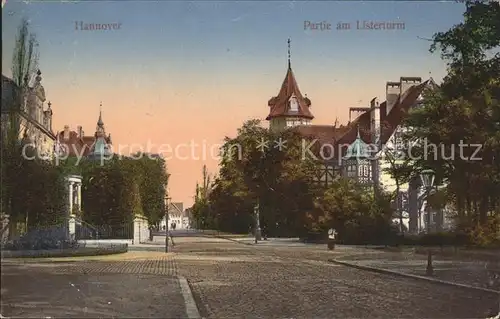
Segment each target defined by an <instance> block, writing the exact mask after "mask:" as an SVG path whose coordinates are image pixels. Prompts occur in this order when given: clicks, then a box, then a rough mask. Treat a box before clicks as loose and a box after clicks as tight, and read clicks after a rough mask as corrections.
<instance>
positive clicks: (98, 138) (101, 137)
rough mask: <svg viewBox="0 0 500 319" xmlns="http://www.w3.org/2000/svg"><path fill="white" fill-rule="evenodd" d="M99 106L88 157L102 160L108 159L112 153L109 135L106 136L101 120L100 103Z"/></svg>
mask: <svg viewBox="0 0 500 319" xmlns="http://www.w3.org/2000/svg"><path fill="white" fill-rule="evenodd" d="M100 108H101V109H100V110H99V119H98V120H97V125H96V131H95V134H94V137H95V140H94V144H93V145H92V146H91V148H90V153H89V155H88V157H89V158H91V159H97V160H100V161H101V162H103V160H107V159H110V158H111V155H112V154H113V153H112V151H111V136H110V135H108V136H106V130H105V129H104V121H103V120H102V103H101V105H100Z"/></svg>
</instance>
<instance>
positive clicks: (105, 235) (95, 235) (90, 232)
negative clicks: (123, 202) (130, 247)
mask: <svg viewBox="0 0 500 319" xmlns="http://www.w3.org/2000/svg"><path fill="white" fill-rule="evenodd" d="M75 237H76V239H77V240H84V239H134V223H126V224H117V225H91V224H88V223H85V222H83V223H82V222H80V223H78V222H77V224H76V229H75Z"/></svg>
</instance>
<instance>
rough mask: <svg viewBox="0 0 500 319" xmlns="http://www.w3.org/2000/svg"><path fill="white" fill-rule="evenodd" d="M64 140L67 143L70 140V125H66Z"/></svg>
mask: <svg viewBox="0 0 500 319" xmlns="http://www.w3.org/2000/svg"><path fill="white" fill-rule="evenodd" d="M63 139H64V140H65V141H67V140H69V125H64V135H63Z"/></svg>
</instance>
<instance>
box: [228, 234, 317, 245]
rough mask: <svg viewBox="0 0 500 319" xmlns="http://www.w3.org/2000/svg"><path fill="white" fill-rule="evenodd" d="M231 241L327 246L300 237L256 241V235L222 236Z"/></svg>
mask: <svg viewBox="0 0 500 319" xmlns="http://www.w3.org/2000/svg"><path fill="white" fill-rule="evenodd" d="M219 238H224V239H227V240H230V241H234V242H237V243H240V244H246V245H256V246H283V247H310V246H325V244H313V243H304V242H302V241H300V239H299V238H267V240H264V239H262V240H259V241H258V242H257V243H255V237H250V236H248V237H241V236H239V237H235V236H223V237H222V236H221V237H219Z"/></svg>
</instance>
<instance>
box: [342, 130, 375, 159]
mask: <svg viewBox="0 0 500 319" xmlns="http://www.w3.org/2000/svg"><path fill="white" fill-rule="evenodd" d="M357 129H358V135H357V137H356V140H355V141H354V142H353V143H352V144H351V145H349V147H348V148H347V152H346V156H345V158H346V159H348V158H358V159H359V158H369V157H370V149H369V146H368V145H367V144H366V143H365V142H364V141H363V140H362V139H361V134H359V125H358V126H357Z"/></svg>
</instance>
